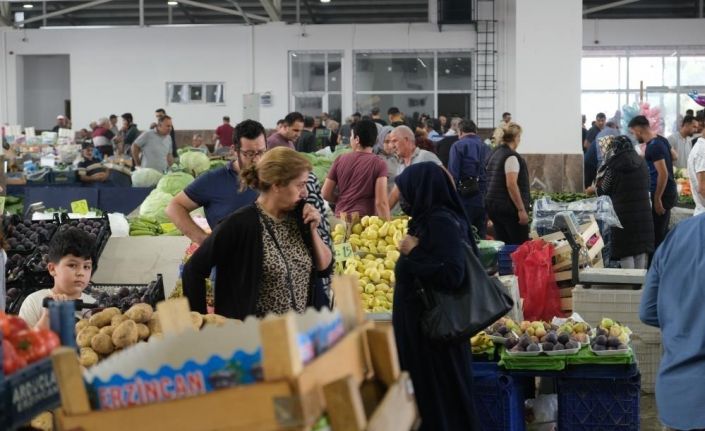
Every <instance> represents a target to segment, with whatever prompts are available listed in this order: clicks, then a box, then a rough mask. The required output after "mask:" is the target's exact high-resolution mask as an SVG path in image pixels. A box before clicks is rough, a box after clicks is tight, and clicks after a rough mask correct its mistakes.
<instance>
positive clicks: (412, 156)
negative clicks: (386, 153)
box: [389, 126, 443, 208]
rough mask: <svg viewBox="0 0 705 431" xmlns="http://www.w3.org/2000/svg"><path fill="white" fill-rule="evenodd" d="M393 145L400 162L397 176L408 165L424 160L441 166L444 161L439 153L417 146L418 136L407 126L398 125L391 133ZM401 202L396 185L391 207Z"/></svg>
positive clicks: (390, 195) (390, 199)
mask: <svg viewBox="0 0 705 431" xmlns="http://www.w3.org/2000/svg"><path fill="white" fill-rule="evenodd" d="M389 135H390V138H391V143H392V146H393V147H394V148H395V151H396V153H397V158H398V159H399V164H398V165H397V172H396V175H395V176H398V175H401V173H402V172H403V171H404V169H405V168H406V167H407V166H410V165H414V164H416V163H422V162H433V163H435V164H437V165H438V166H440V167H443V163H441V160H440V159H439V158H438V156H437V155H435V154H433V153H432V152H430V151H426V150H422V149H421V148H418V147H416V138H415V137H414V132H413V131H412V130H411V129H410V128H408V127H407V126H397V127H395V128H394V130H392V132H391V133H390V134H389ZM398 202H399V189H398V188H397V187H396V185H395V186H394V187H393V188H392V191H391V192H390V193H389V207H390V208H394V207H395V206H396V204H397V203H398Z"/></svg>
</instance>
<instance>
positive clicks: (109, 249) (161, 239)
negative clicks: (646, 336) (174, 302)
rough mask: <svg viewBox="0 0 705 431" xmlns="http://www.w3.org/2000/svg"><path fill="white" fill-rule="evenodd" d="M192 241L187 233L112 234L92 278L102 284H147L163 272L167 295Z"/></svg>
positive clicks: (165, 293) (177, 275)
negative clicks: (153, 234) (168, 234)
mask: <svg viewBox="0 0 705 431" xmlns="http://www.w3.org/2000/svg"><path fill="white" fill-rule="evenodd" d="M190 244H191V240H189V239H188V238H187V237H185V236H130V237H124V238H110V239H109V240H108V243H107V245H106V246H105V250H103V254H102V255H101V258H100V266H99V267H98V271H96V272H95V274H93V278H92V279H91V280H92V281H93V282H94V283H101V284H110V283H121V284H148V283H149V282H150V281H152V280H154V279H155V277H156V275H157V274H162V275H163V277H164V290H165V292H164V295H165V297H167V298H168V297H169V295H170V294H171V291H172V290H173V289H174V286H175V285H176V280H177V279H178V277H179V265H180V264H181V262H182V260H183V257H184V250H185V249H186V248H187V247H188V246H189V245H190Z"/></svg>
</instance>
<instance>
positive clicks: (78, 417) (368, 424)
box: [53, 277, 419, 431]
mask: <svg viewBox="0 0 705 431" xmlns="http://www.w3.org/2000/svg"><path fill="white" fill-rule="evenodd" d="M333 288H334V290H335V293H336V301H337V308H338V310H340V312H341V316H342V318H343V322H344V325H345V327H346V329H347V332H346V334H345V335H344V336H343V338H341V339H340V340H339V341H338V342H337V343H336V344H335V345H333V346H332V347H331V348H330V349H329V350H327V351H325V352H324V353H322V354H321V355H320V356H318V357H316V358H315V359H313V360H312V361H311V362H310V363H308V364H305V365H304V364H303V362H302V359H301V354H300V352H299V350H298V344H297V343H296V341H295V340H296V337H297V335H298V334H297V332H296V324H295V322H294V318H293V316H291V315H285V316H280V317H276V318H271V319H266V320H263V321H261V322H260V324H259V330H260V334H261V337H262V369H263V376H264V381H262V382H258V383H253V384H249V385H243V386H236V387H231V388H226V389H220V390H217V391H214V392H210V393H207V394H204V395H198V396H192V397H189V398H180V399H174V400H170V401H164V402H159V403H154V404H146V405H138V406H134V407H127V408H122V409H117V410H92V409H91V406H90V403H89V398H88V394H87V391H86V386H85V385H84V382H83V379H82V374H81V372H80V369H79V364H78V360H77V358H76V353H75V351H73V350H68V349H59V351H57V352H56V353H55V354H54V357H53V359H54V368H55V369H56V371H57V380H58V383H59V388H60V393H61V400H62V408H61V409H59V410H57V413H56V419H57V424H58V427H59V428H58V429H59V430H73V429H83V430H85V431H92V430H105V431H111V430H116V431H117V430H120V431H123V430H125V429H129V430H131V431H140V430H145V431H152V430H156V429H164V430H167V429H168V430H177V429H178V430H181V431H200V430H204V431H205V430H213V429H228V430H238V431H245V430H248V431H251V430H262V431H264V430H284V429H286V430H310V429H311V427H312V426H313V425H314V424H315V423H316V422H317V421H318V420H319V418H320V417H321V415H322V414H324V413H325V414H327V416H328V419H329V421H330V427H331V430H332V431H338V430H352V431H363V430H365V431H408V430H410V429H412V428H413V427H414V426H415V425H417V424H418V421H419V415H418V410H417V408H416V401H415V398H414V395H413V387H412V383H411V380H410V378H409V376H408V374H407V373H403V372H401V370H400V366H399V361H398V358H397V356H396V355H397V353H396V345H395V341H394V334H393V332H392V330H391V328H386V329H381V328H376V327H374V325H373V324H372V322H365V318H364V314H363V310H362V307H361V304H360V301H359V294H358V292H357V281H356V280H355V279H353V278H350V277H336V278H334V280H333ZM160 313H161V311H160ZM160 316H162V315H160ZM173 317H174V316H172V317H170V318H173ZM184 319H189V316H188V313H186V316H185V317H184Z"/></svg>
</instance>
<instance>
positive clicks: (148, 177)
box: [132, 168, 162, 187]
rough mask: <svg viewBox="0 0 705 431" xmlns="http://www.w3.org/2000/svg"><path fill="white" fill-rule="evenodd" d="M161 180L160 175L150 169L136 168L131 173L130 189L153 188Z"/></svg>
mask: <svg viewBox="0 0 705 431" xmlns="http://www.w3.org/2000/svg"><path fill="white" fill-rule="evenodd" d="M161 178H162V173H161V172H159V171H158V170H156V169H152V168H137V169H136V170H135V171H134V172H133V173H132V187H154V186H156V185H157V183H158V182H159V180H160V179H161Z"/></svg>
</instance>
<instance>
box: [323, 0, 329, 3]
mask: <svg viewBox="0 0 705 431" xmlns="http://www.w3.org/2000/svg"><path fill="white" fill-rule="evenodd" d="M321 3H330V0H321Z"/></svg>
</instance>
